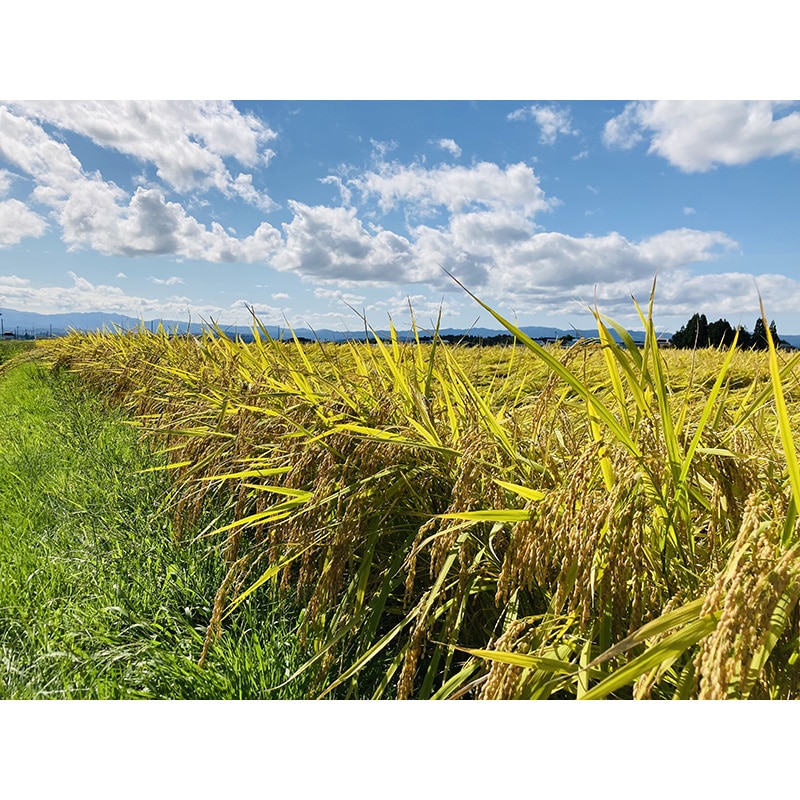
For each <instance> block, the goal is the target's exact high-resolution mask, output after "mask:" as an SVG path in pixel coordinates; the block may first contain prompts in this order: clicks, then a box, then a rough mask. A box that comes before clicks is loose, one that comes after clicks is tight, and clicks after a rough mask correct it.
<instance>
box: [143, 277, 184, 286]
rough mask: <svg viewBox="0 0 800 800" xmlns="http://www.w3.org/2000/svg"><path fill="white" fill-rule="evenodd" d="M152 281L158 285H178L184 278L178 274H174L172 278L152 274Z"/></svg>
mask: <svg viewBox="0 0 800 800" xmlns="http://www.w3.org/2000/svg"><path fill="white" fill-rule="evenodd" d="M150 282H151V283H155V284H157V285H158V286H177V285H178V284H179V283H183V278H179V277H178V276H177V275H173V276H172V277H170V278H156V277H154V276H152V275H151V276H150Z"/></svg>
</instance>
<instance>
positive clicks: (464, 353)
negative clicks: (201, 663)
mask: <svg viewBox="0 0 800 800" xmlns="http://www.w3.org/2000/svg"><path fill="white" fill-rule="evenodd" d="M487 310H489V311H490V312H491V313H493V314H494V312H493V311H491V309H487ZM495 316H496V317H497V319H498V320H499V321H500V322H501V323H502V324H503V325H505V326H506V327H507V328H508V329H509V330H510V331H512V332H513V333H515V335H516V336H517V338H518V343H517V344H516V345H515V346H514V347H513V348H511V347H509V348H500V347H496V348H483V349H468V348H459V347H452V346H447V345H444V344H442V343H440V342H438V341H435V342H434V343H433V344H429V343H427V344H426V343H420V342H419V341H416V340H415V341H411V342H400V341H399V340H398V338H397V337H396V336H394V337H393V339H392V341H390V342H381V341H379V340H377V339H376V338H374V337H373V339H372V341H371V343H370V344H367V343H361V344H356V343H350V344H341V345H337V344H331V343H315V344H301V343H299V342H297V341H289V342H287V343H283V342H277V341H273V340H271V339H269V337H267V336H266V334H265V332H264V331H263V329H260V328H259V326H258V324H257V323H256V325H255V326H254V332H255V333H256V335H257V340H256V342H255V343H253V344H243V343H241V342H233V341H230V340H228V339H227V338H225V337H223V336H222V335H220V332H219V331H209V332H207V333H206V334H205V335H204V336H202V337H201V338H194V337H171V336H169V335H168V334H167V333H166V332H165V331H163V330H161V331H159V332H157V333H155V334H152V333H150V332H148V331H146V330H140V331H137V332H133V333H127V334H122V333H119V334H104V335H99V334H97V335H94V334H92V335H78V334H73V335H71V336H69V337H66V338H65V339H61V340H56V341H53V342H49V343H47V345H46V354H47V357H48V358H49V359H50V361H51V362H52V363H53V364H54V365H55V366H65V367H68V368H69V369H71V370H74V371H76V372H78V373H79V374H80V375H82V376H83V379H84V380H85V381H86V383H87V384H89V385H92V386H94V387H95V388H97V389H98V390H99V391H100V392H102V393H103V394H104V395H105V396H106V397H107V398H108V399H109V401H111V402H115V403H120V404H122V405H123V406H124V407H125V408H126V409H128V410H129V411H130V413H131V414H132V415H134V416H135V417H136V420H137V423H138V424H139V425H140V426H141V428H142V430H143V431H144V432H145V433H146V434H147V435H149V436H151V437H152V439H153V442H154V444H155V445H157V446H158V447H160V448H162V449H163V450H165V451H166V452H168V453H169V458H170V461H171V463H170V467H169V468H170V469H171V470H172V474H173V476H174V490H173V493H172V496H171V497H170V498H169V504H170V507H171V511H172V513H173V514H174V515H175V521H176V529H177V530H179V531H180V530H182V529H187V525H186V523H187V522H189V521H196V520H197V519H199V518H200V517H201V515H208V514H211V516H212V517H213V519H214V520H215V521H214V522H213V523H212V524H211V525H209V526H208V529H207V532H206V535H207V536H208V537H209V541H210V542H211V543H212V544H214V545H215V546H219V547H220V548H221V549H222V551H223V553H224V555H225V557H226V559H227V560H228V562H229V565H230V568H229V571H228V575H227V577H226V579H225V581H224V583H223V584H222V586H221V587H220V589H219V591H218V593H217V596H216V599H215V609H214V617H213V620H212V624H211V626H210V627H209V632H208V639H207V641H208V642H210V641H211V637H213V636H216V635H219V634H220V631H221V625H222V622H223V620H224V617H225V616H226V615H228V614H231V613H235V609H236V606H237V604H238V603H239V602H241V600H242V599H243V598H244V597H246V596H247V595H248V594H249V593H251V592H253V591H270V590H271V591H283V592H289V591H291V592H295V593H296V595H297V597H298V598H299V600H300V601H301V602H302V603H303V605H304V607H305V609H306V611H305V617H304V628H303V630H304V635H305V636H306V637H307V638H308V639H309V641H311V642H312V643H313V645H314V647H315V650H316V653H317V655H316V656H315V657H314V659H312V661H310V662H309V663H308V664H307V665H306V668H307V669H310V670H312V671H313V672H314V674H315V676H316V678H317V685H318V690H319V694H320V695H323V696H324V695H329V694H334V695H336V696H346V695H347V694H348V692H350V693H357V692H358V680H359V678H360V677H361V676H362V675H365V674H369V675H370V676H371V678H370V680H371V685H372V686H373V687H375V686H377V689H376V690H375V693H374V694H375V696H376V697H378V696H386V695H390V696H391V695H396V696H398V697H401V698H406V697H423V698H426V697H483V698H509V697H541V698H544V697H605V696H618V697H631V696H635V697H673V696H675V697H698V696H699V697H796V696H797V695H798V678H799V677H800V672H799V671H798V669H799V668H798V665H797V658H798V635H799V634H798V597H800V566H799V565H800V561H798V558H797V554H798V547H800V536H798V526H797V523H796V519H797V514H796V509H795V494H794V491H795V489H796V488H797V487H795V485H794V483H795V480H800V475H798V474H796V465H795V466H793V465H790V464H789V463H787V457H786V453H787V452H791V453H792V454H793V450H792V446H793V440H792V431H794V430H797V419H798V403H797V399H796V398H797V396H798V395H797V388H798V387H797V376H796V366H797V361H796V359H788V360H786V359H785V357H784V356H783V355H782V354H777V353H776V352H775V351H774V350H773V351H771V352H770V353H769V354H763V353H762V354H758V353H752V352H741V351H739V350H737V349H733V350H731V351H715V350H705V351H697V352H695V353H690V352H686V351H660V350H659V349H658V348H657V346H656V342H655V332H654V329H653V326H652V322H651V315H650V314H648V315H646V316H645V315H644V314H643V315H642V322H643V324H644V325H645V326H646V330H647V342H646V344H645V347H644V348H643V349H640V348H639V347H637V346H636V345H635V344H634V343H633V342H631V341H630V339H629V338H628V339H624V341H623V344H622V346H618V345H617V344H615V343H614V342H613V340H612V338H611V335H610V333H609V331H610V330H613V329H615V328H616V329H617V331H618V332H619V333H621V334H623V333H624V332H623V331H622V329H621V328H619V327H618V326H617V325H616V324H615V323H613V321H611V320H607V319H604V318H602V317H601V316H600V315H598V319H597V321H598V331H599V334H600V340H601V341H600V344H583V343H580V344H578V345H576V346H574V347H572V348H571V349H569V350H560V349H554V348H541V347H539V346H538V345H536V344H535V343H534V342H531V341H530V340H528V339H527V337H525V336H524V334H522V332H521V331H518V330H517V329H516V328H515V327H514V326H513V325H512V324H511V323H510V322H508V321H507V320H504V319H502V318H501V317H499V315H496V314H495ZM623 338H624V337H623ZM782 359H784V360H782ZM792 466H793V468H790V467H792ZM203 518H205V516H204V517H203ZM223 635H224V634H223ZM376 675H377V677H375V676H376ZM381 676H382V677H381ZM362 684H363V679H362Z"/></svg>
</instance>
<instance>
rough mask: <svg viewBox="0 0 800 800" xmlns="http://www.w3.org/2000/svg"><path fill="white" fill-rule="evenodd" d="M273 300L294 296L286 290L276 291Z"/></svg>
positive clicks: (289, 298) (287, 298)
mask: <svg viewBox="0 0 800 800" xmlns="http://www.w3.org/2000/svg"><path fill="white" fill-rule="evenodd" d="M272 299H273V300H291V299H292V296H291V295H289V294H287V293H286V292H276V293H275V294H273V295H272Z"/></svg>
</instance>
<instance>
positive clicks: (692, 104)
mask: <svg viewBox="0 0 800 800" xmlns="http://www.w3.org/2000/svg"><path fill="white" fill-rule="evenodd" d="M647 137H649V139H650V145H649V148H648V152H649V153H656V154H657V155H660V156H662V157H663V158H665V159H667V161H669V162H670V164H672V165H673V166H675V167H678V168H679V169H680V170H682V171H684V172H706V171H707V170H709V169H712V168H713V167H715V166H717V165H720V164H724V165H734V164H747V163H749V162H750V161H754V160H756V159H759V158H771V157H775V156H780V155H793V156H798V155H800V111H789V109H788V104H784V103H777V102H771V101H715V102H707V101H699V100H698V101H695V100H692V101H674V100H658V101H655V102H636V103H629V104H627V105H626V106H625V108H624V110H623V112H622V113H621V114H619V115H618V116H616V117H614V118H613V119H611V120H609V121H608V122H607V123H606V126H605V130H604V132H603V141H604V142H605V144H606V145H607V146H609V147H618V148H622V149H630V148H631V147H633V146H634V145H636V144H638V143H639V142H641V141H642V140H644V139H645V138H647Z"/></svg>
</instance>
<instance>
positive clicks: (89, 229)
mask: <svg viewBox="0 0 800 800" xmlns="http://www.w3.org/2000/svg"><path fill="white" fill-rule="evenodd" d="M215 135H218V132H217V133H213V132H212V133H208V136H209V138H210V139H211V140H212V141H216V140H215V139H214V136H215ZM218 149H220V150H224V148H223V146H222V145H221V144H218ZM0 156H3V157H5V158H6V159H8V160H9V161H11V162H12V163H14V164H15V165H17V166H18V167H19V168H21V169H22V170H24V171H26V172H28V173H29V174H30V175H31V176H32V177H33V178H34V180H35V181H36V182H37V185H36V187H35V188H34V190H33V193H32V197H33V199H34V200H35V201H37V202H39V203H42V204H44V205H47V206H50V207H51V208H52V209H53V211H54V216H55V218H56V220H57V221H58V223H59V225H60V226H61V229H62V238H63V241H64V242H65V243H66V244H67V246H68V248H69V249H70V250H75V249H77V248H80V247H83V246H89V247H91V248H92V249H94V250H96V251H98V252H100V253H103V254H105V255H115V256H116V255H121V256H139V255H173V256H179V257H183V258H190V259H199V260H205V261H211V262H215V263H225V262H236V261H240V262H246V263H251V262H257V261H264V260H266V259H267V258H268V257H269V255H270V254H271V253H273V252H274V251H275V250H276V249H277V248H278V247H279V246H280V244H281V237H280V233H279V232H278V231H277V230H276V229H275V228H273V227H272V226H271V225H269V224H268V223H266V222H265V223H262V224H261V225H260V226H259V227H258V229H257V230H256V231H255V232H254V233H253V234H252V235H250V236H248V237H246V238H244V239H239V238H235V237H232V236H230V235H229V234H228V233H227V232H226V231H225V230H224V228H223V227H222V226H221V225H220V224H218V223H216V222H214V223H212V224H211V227H210V229H209V228H207V227H206V226H205V225H203V224H201V223H200V222H198V221H197V220H196V219H195V218H194V217H191V216H189V215H188V214H187V213H186V211H185V210H184V208H183V206H181V205H180V204H179V203H175V202H167V200H166V199H165V197H164V194H163V192H162V191H161V190H160V189H159V188H157V187H153V188H144V187H142V186H139V187H137V188H136V190H135V192H134V194H133V196H132V197H129V195H128V194H127V193H126V192H125V191H123V190H122V189H121V188H120V187H119V186H117V185H116V184H114V183H111V182H108V181H104V180H103V179H102V176H101V175H99V173H94V174H91V175H87V174H85V173H84V171H83V169H82V167H81V164H80V163H79V162H78V160H77V159H76V158H75V157H74V156H73V154H72V153H71V152H70V150H69V148H68V147H67V146H66V145H65V144H64V143H63V142H57V141H56V140H55V139H53V138H51V137H50V136H48V135H47V133H46V132H45V131H44V130H43V129H42V128H41V127H40V126H38V125H36V124H35V123H34V122H32V121H30V120H28V119H24V118H22V117H19V116H16V115H14V114H12V113H11V112H10V111H8V109H6V108H4V107H2V106H0ZM246 156H247V153H246V152H245V153H243V154H242V157H243V158H244V157H246ZM253 157H255V155H253ZM237 181H238V183H237V182H236V181H234V184H236V186H238V187H239V190H240V191H242V192H246V187H248V186H250V182H249V180H247V179H244V180H241V176H240V177H239V178H237ZM243 187H244V188H243Z"/></svg>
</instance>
